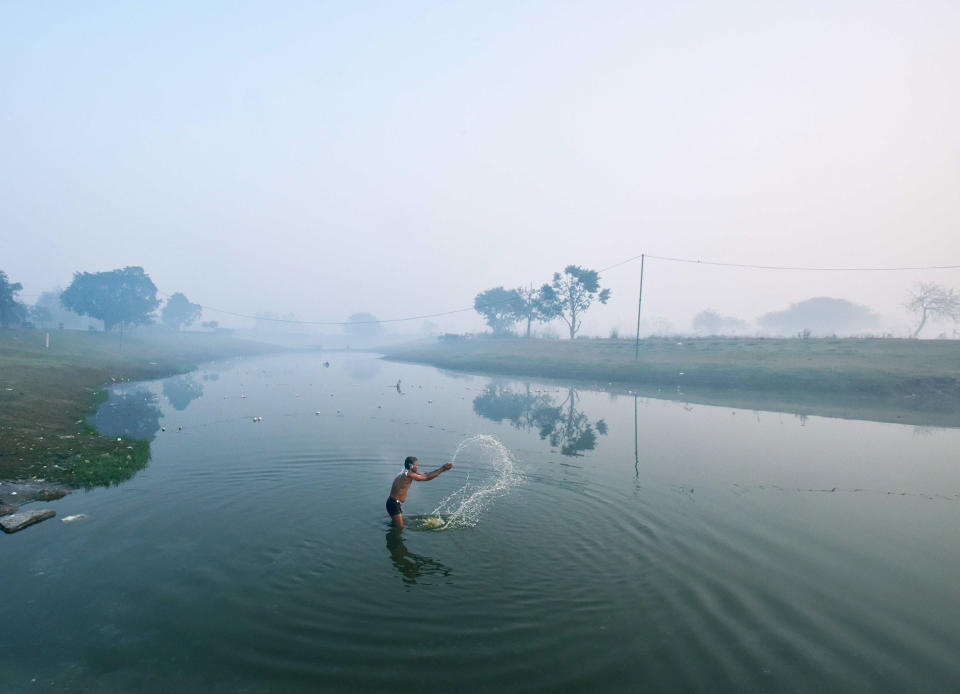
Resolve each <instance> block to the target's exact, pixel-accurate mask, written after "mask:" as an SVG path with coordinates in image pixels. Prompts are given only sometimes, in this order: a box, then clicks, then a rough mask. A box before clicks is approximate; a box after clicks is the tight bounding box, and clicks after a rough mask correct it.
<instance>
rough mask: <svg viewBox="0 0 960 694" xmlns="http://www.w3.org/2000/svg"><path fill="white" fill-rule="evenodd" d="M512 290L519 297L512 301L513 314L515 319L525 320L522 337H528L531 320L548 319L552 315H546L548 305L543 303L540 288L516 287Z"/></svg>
mask: <svg viewBox="0 0 960 694" xmlns="http://www.w3.org/2000/svg"><path fill="white" fill-rule="evenodd" d="M513 291H514V292H516V294H517V297H518V298H519V301H517V302H515V303H514V307H515V308H514V311H513V315H514V317H515V318H516V320H518V321H526V322H527V331H526V334H525V335H524V337H530V324H531V323H533V321H538V322H539V321H545V320H550V319H551V318H552V317H553V316H550V315H548V307H547V306H545V305H544V302H543V289H542V288H540V289H534V288H533V287H532V286H531V287H517V288H516V289H514V290H513Z"/></svg>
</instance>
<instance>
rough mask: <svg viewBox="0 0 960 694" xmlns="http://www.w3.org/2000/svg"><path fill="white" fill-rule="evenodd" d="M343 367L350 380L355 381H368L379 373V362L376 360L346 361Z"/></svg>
mask: <svg viewBox="0 0 960 694" xmlns="http://www.w3.org/2000/svg"><path fill="white" fill-rule="evenodd" d="M344 366H345V367H346V370H347V373H348V374H350V378H352V379H354V380H356V381H369V380H370V379H371V378H373V377H374V376H376V375H377V374H378V373H380V362H379V361H378V360H377V359H348V360H346V362H345V363H344Z"/></svg>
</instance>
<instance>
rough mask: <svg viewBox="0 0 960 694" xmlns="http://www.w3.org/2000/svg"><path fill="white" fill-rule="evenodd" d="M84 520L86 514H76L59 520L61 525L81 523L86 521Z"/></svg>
mask: <svg viewBox="0 0 960 694" xmlns="http://www.w3.org/2000/svg"><path fill="white" fill-rule="evenodd" d="M86 519H87V514H86V513H78V514H76V515H73V516H64V517H63V518H61V519H60V522H61V523H73V522H75V521H81V520H86Z"/></svg>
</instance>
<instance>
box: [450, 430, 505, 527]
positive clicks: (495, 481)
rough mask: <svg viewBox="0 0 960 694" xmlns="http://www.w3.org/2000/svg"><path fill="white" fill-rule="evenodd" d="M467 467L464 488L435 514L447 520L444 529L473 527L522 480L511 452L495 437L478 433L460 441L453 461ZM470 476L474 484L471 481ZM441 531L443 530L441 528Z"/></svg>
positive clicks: (453, 495) (454, 493)
mask: <svg viewBox="0 0 960 694" xmlns="http://www.w3.org/2000/svg"><path fill="white" fill-rule="evenodd" d="M461 454H462V459H461V462H460V464H461V465H463V466H464V467H465V468H466V471H467V478H466V482H465V483H464V485H463V486H462V487H461V488H460V489H458V490H457V491H455V492H453V494H451V495H450V496H448V497H447V498H446V499H444V500H443V501H441V502H440V505H439V506H437V507H436V508H435V509H434V510H433V513H432V514H431V515H432V516H434V517H439V518H442V519H444V522H443V524H442V529H447V528H463V527H472V526H474V525H476V524H477V522H478V521H479V520H480V516H481V515H482V514H483V512H484V511H485V510H486V509H487V508H489V507H490V505H491V504H492V503H493V502H494V500H495V499H496V498H497V497H500V496H502V495H504V494H506V493H507V492H508V491H509V490H510V489H511V488H512V487H515V486H516V485H517V484H519V483H520V481H521V480H522V479H523V476H522V475H521V474H520V473H519V472H517V470H516V466H515V465H514V460H513V456H512V455H511V454H510V450H509V449H508V448H507V447H506V446H504V445H503V444H502V443H501V442H500V441H499V440H498V439H497V438H496V437H495V436H490V435H488V434H475V435H474V436H469V437H467V438H465V439H464V440H463V441H461V442H460V445H458V446H457V450H456V451H454V453H453V458H452V462H454V463H457V459H458V457H460V456H461ZM471 476H472V477H473V478H474V480H477V481H475V482H471V481H470V478H471ZM438 529H440V528H438Z"/></svg>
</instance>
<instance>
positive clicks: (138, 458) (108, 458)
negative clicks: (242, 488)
mask: <svg viewBox="0 0 960 694" xmlns="http://www.w3.org/2000/svg"><path fill="white" fill-rule="evenodd" d="M48 333H49V335H50V345H49V347H46V346H45V345H46V335H47V334H48ZM280 349H281V348H279V347H276V346H274V345H269V344H264V343H258V342H251V341H248V340H239V339H236V338H232V337H230V336H227V335H221V334H216V333H164V332H162V331H150V332H138V333H134V334H133V335H130V334H127V335H124V336H123V337H122V340H121V336H120V335H119V334H117V333H99V332H84V331H72V330H51V331H44V330H33V329H11V330H0V480H12V479H20V480H25V479H26V480H36V479H38V478H39V479H42V480H44V481H45V483H47V484H52V485H60V486H65V487H70V488H75V487H89V486H93V485H96V484H104V483H109V482H116V481H119V480H122V479H126V478H128V477H130V476H131V475H132V474H134V473H135V472H136V471H137V470H139V469H141V468H142V467H143V466H144V465H146V462H147V460H148V459H149V457H150V445H149V443H148V442H147V441H142V440H138V439H123V440H121V439H119V438H114V437H107V436H101V435H100V434H98V433H97V431H96V430H95V429H94V428H93V427H92V426H90V425H89V424H87V422H86V418H87V417H88V416H89V415H92V414H93V413H94V412H95V411H96V408H97V406H98V405H99V404H100V403H102V402H103V401H104V400H106V398H107V392H106V387H107V386H109V385H110V384H112V383H119V382H124V381H142V380H150V379H156V378H164V377H166V376H172V375H175V374H179V373H186V372H188V371H191V370H193V369H194V368H196V366H197V364H200V363H202V362H206V361H211V360H215V359H225V358H230V357H238V356H255V355H259V354H267V353H271V352H276V351H280ZM2 496H3V495H2V494H0V497H2Z"/></svg>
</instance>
